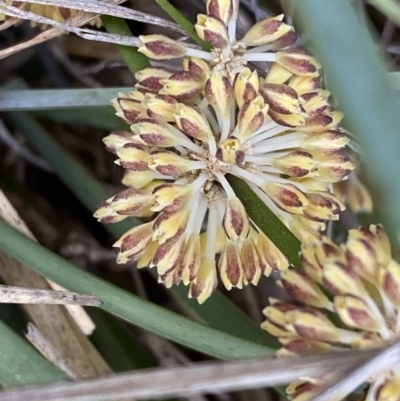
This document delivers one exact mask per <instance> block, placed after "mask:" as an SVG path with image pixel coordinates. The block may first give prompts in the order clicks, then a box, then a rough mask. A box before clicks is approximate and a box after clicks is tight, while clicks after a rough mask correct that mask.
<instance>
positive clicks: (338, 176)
mask: <svg viewBox="0 0 400 401" xmlns="http://www.w3.org/2000/svg"><path fill="white" fill-rule="evenodd" d="M316 159H317V168H316V172H317V173H318V178H319V179H320V180H321V181H325V182H331V183H334V182H339V181H342V180H344V179H346V177H347V176H348V175H349V174H350V173H351V172H352V171H353V170H354V168H355V166H354V164H353V163H352V162H351V161H350V159H349V158H348V157H347V156H345V155H342V154H340V153H332V154H330V155H320V156H316Z"/></svg>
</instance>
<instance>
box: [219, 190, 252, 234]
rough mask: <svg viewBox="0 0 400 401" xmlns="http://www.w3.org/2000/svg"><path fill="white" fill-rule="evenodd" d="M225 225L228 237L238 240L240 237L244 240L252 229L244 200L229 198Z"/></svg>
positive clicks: (224, 219) (224, 220)
mask: <svg viewBox="0 0 400 401" xmlns="http://www.w3.org/2000/svg"><path fill="white" fill-rule="evenodd" d="M223 226H224V229H225V232H226V235H227V237H228V238H230V239H232V240H234V241H236V240H237V239H238V238H240V239H242V240H244V239H245V238H246V237H247V235H248V233H249V229H250V222H249V218H248V216H247V213H246V209H245V208H244V206H243V204H242V202H240V200H239V198H237V197H230V198H228V199H227V205H226V210H225V215H224V218H223Z"/></svg>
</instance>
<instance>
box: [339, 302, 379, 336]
mask: <svg viewBox="0 0 400 401" xmlns="http://www.w3.org/2000/svg"><path fill="white" fill-rule="evenodd" d="M334 305H335V312H336V313H337V314H338V316H339V317H340V319H341V320H342V322H343V323H344V324H346V325H347V326H349V327H353V328H355V329H360V330H366V331H369V332H371V331H372V332H380V331H381V330H382V329H383V328H384V327H385V322H384V320H383V317H382V316H381V315H380V313H379V311H377V310H373V309H371V307H370V306H369V305H367V304H366V303H365V302H364V301H363V300H362V299H360V298H358V297H355V296H351V295H344V296H336V297H334ZM374 312H375V313H374Z"/></svg>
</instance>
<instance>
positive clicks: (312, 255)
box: [300, 241, 322, 284]
mask: <svg viewBox="0 0 400 401" xmlns="http://www.w3.org/2000/svg"><path fill="white" fill-rule="evenodd" d="M316 249H317V243H316V242H311V241H310V242H304V243H302V245H301V253H300V259H301V265H302V266H303V269H304V271H305V272H306V273H307V274H308V275H309V276H310V277H311V278H312V279H313V280H314V281H315V282H317V283H320V284H321V283H322V266H321V264H320V263H319V260H318V258H317V254H316Z"/></svg>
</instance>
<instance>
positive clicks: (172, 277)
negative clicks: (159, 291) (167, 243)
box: [157, 265, 182, 288]
mask: <svg viewBox="0 0 400 401" xmlns="http://www.w3.org/2000/svg"><path fill="white" fill-rule="evenodd" d="M181 269H182V266H181V265H178V266H176V268H174V269H172V270H171V271H169V272H168V273H165V274H162V275H161V276H158V281H157V282H158V283H160V284H164V286H165V287H166V288H171V287H172V286H173V285H178V284H179V283H180V282H181V281H182V278H181Z"/></svg>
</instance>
